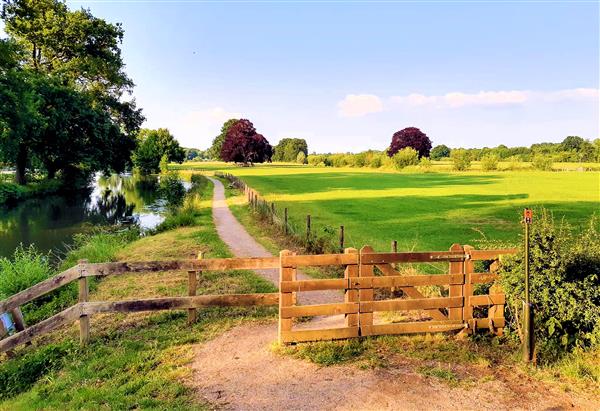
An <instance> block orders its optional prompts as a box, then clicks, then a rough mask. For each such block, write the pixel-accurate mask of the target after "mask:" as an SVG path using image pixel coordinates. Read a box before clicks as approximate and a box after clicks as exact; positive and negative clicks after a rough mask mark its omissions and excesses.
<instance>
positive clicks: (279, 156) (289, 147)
mask: <svg viewBox="0 0 600 411" xmlns="http://www.w3.org/2000/svg"><path fill="white" fill-rule="evenodd" d="M300 153H304V158H306V156H308V145H307V144H306V140H304V139H303V138H282V139H281V140H279V143H277V145H276V146H275V148H274V149H273V161H287V162H295V161H297V159H298V154H300Z"/></svg>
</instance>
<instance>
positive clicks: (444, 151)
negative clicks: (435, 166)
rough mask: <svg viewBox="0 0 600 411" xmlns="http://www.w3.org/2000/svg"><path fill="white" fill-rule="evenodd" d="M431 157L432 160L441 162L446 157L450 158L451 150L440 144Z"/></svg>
mask: <svg viewBox="0 0 600 411" xmlns="http://www.w3.org/2000/svg"><path fill="white" fill-rule="evenodd" d="M429 156H430V157H431V159H432V160H440V159H442V158H444V157H450V148H449V147H448V146H446V145H444V144H440V145H438V146H435V147H434V148H433V149H432V150H431V152H430V153H429Z"/></svg>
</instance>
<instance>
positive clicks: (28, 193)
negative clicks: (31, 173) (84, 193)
mask: <svg viewBox="0 0 600 411" xmlns="http://www.w3.org/2000/svg"><path fill="white" fill-rule="evenodd" d="M63 188H64V185H63V183H62V181H60V180H57V179H52V180H41V181H38V182H34V183H29V184H27V185H19V184H16V183H12V182H8V181H4V182H0V207H1V206H14V205H15V204H17V203H19V202H20V201H25V200H28V199H31V198H37V197H43V196H47V195H53V194H57V193H59V192H60V191H61V190H62V189H63Z"/></svg>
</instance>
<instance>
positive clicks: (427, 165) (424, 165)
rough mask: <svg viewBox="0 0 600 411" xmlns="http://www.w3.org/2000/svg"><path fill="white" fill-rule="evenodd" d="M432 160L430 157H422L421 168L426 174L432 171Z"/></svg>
mask: <svg viewBox="0 0 600 411" xmlns="http://www.w3.org/2000/svg"><path fill="white" fill-rule="evenodd" d="M431 166H432V164H431V160H430V159H429V158H428V157H422V158H421V161H419V168H420V169H421V170H423V171H425V172H427V171H430V170H431Z"/></svg>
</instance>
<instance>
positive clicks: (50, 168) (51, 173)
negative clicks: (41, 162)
mask: <svg viewBox="0 0 600 411" xmlns="http://www.w3.org/2000/svg"><path fill="white" fill-rule="evenodd" d="M46 173H47V177H48V180H51V179H53V178H54V177H56V167H55V166H54V163H49V164H46Z"/></svg>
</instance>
